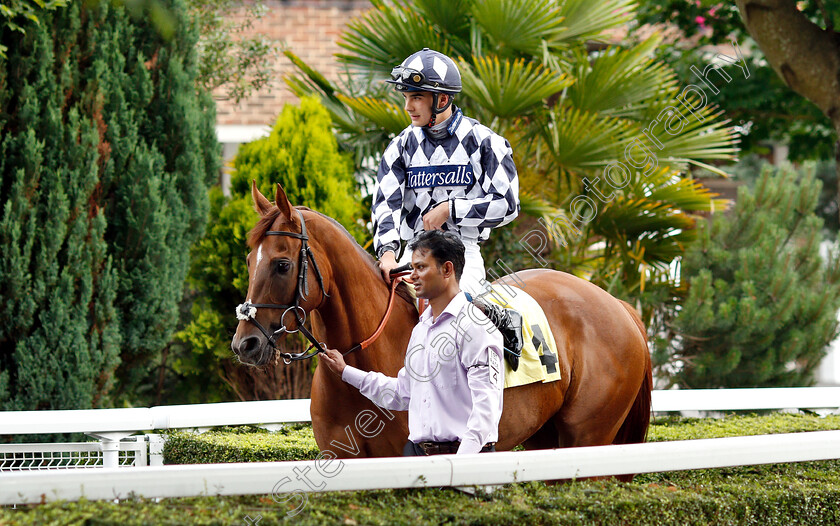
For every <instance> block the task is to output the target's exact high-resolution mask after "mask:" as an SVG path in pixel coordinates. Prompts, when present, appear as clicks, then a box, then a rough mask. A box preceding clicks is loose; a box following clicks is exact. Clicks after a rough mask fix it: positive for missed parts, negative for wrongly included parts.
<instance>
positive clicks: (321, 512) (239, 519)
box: [0, 475, 840, 526]
mask: <svg viewBox="0 0 840 526" xmlns="http://www.w3.org/2000/svg"><path fill="white" fill-rule="evenodd" d="M303 476H305V475H303ZM302 478H303V477H302ZM300 484H303V483H302V482H300ZM208 493H210V494H212V493H213V490H212V489H208ZM289 497H291V499H289ZM304 497H305V500H301V499H304ZM838 498H840V485H839V484H838V482H837V478H836V477H830V480H828V481H825V482H824V483H817V482H815V481H803V482H798V481H791V480H789V479H787V478H783V479H780V480H777V481H774V483H773V484H769V485H762V484H755V483H742V484H738V483H735V484H720V485H714V486H711V487H709V486H708V485H701V486H697V487H684V488H679V487H676V486H663V485H660V484H650V485H643V486H639V485H635V484H631V485H628V484H621V483H615V482H609V481H580V482H576V483H574V484H559V485H555V486H547V485H545V484H543V483H527V484H514V485H511V486H509V487H505V488H502V489H500V490H497V491H496V492H494V493H493V494H491V495H489V496H486V495H480V496H479V497H473V496H470V495H465V494H464V493H461V492H458V491H455V490H453V489H449V488H440V489H438V488H431V489H405V490H379V491H353V492H331V493H313V494H306V495H288V496H287V495H278V496H277V497H275V498H272V496H270V495H265V496H250V497H216V496H207V497H197V498H183V499H163V500H161V501H160V502H152V501H149V500H134V499H121V500H120V502H119V503H118V504H117V503H114V502H112V501H96V502H92V501H87V500H82V501H80V502H77V503H76V502H73V503H66V502H58V503H50V504H43V505H38V506H18V509H9V508H3V509H0V520H4V521H9V524H13V525H15V526H18V525H20V526H28V525H33V526H34V525H41V524H86V523H91V524H96V523H101V524H121V525H123V524H124V525H127V526H133V525H138V526H139V525H146V524H163V525H177V524H184V523H189V524H197V525H211V524H212V525H237V526H238V525H241V524H244V523H245V520H247V519H245V517H246V516H247V517H250V518H251V519H252V520H255V519H256V518H257V517H261V519H260V524H282V523H286V522H288V523H291V524H295V525H298V524H299V525H302V526H309V525H312V526H320V525H322V524H379V525H385V524H387V525H406V526H412V525H415V524H459V525H460V524H470V525H476V526H479V525H497V524H529V525H531V524H534V525H552V526H554V525H558V524H559V525H563V526H590V525H593V524H598V525H603V526H619V525H621V526H624V525H628V524H643V525H646V526H742V525H745V524H754V525H758V524H760V525H762V526H789V525H791V524H797V525H801V526H822V525H825V526H832V525H835V524H837V523H838V521H840V510H838V505H837V500H838ZM301 504H304V506H303V510H302V511H301V512H300V513H299V514H295V509H296V507H297V506H300V505H301Z"/></svg>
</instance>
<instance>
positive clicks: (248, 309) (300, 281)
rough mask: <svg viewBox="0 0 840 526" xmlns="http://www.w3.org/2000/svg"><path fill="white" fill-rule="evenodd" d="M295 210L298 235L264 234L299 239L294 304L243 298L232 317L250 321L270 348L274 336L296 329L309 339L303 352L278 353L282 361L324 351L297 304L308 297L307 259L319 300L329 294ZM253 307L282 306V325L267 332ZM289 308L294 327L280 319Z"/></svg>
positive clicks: (309, 356) (307, 356) (275, 347)
mask: <svg viewBox="0 0 840 526" xmlns="http://www.w3.org/2000/svg"><path fill="white" fill-rule="evenodd" d="M295 211H296V212H297V213H298V215H299V216H300V234H298V233H297V232H286V231H282V230H269V231H268V232H266V233H265V235H266V236H288V237H293V238H295V239H300V241H301V245H300V258H299V261H298V276H297V286H296V287H295V299H294V303H293V304H292V305H281V304H279V303H249V302H247V301H246V302H245V303H242V304H241V305H239V306H238V307H236V318H237V319H240V320H244V321H250V322H251V323H253V324H254V325H256V326H257V329H259V330H260V332H261V333H263V335H264V336H265V337H266V338H267V339H268V343H270V344H271V347H272V348H274V349H275V350H277V336H278V335H282V334H294V333H296V332H298V331H300V332H301V333H302V334H303V335H304V336H305V337H306V339H307V340H309V342H310V344H311V345H310V346H309V347H307V348H306V350H305V351H303V352H300V353H284V352H281V353H279V354H280V356H282V357H283V361H284V362H286V364H289V363H291V362H293V361H298V360H306V359H309V358H312V357H313V356H315V355H317V354H318V353H320V352H324V343H323V342H319V341H318V339H317V338H315V336H314V335H313V334H312V333H311V332H310V331H309V329H307V328H306V326H305V325H304V323H305V322H306V311H305V310H304V309H303V307H301V306H300V302H301V300H305V299H306V298H307V296H309V282H308V281H307V280H306V272H307V269H308V268H309V261H312V268H313V269H314V270H315V278H316V279H317V280H318V287H320V289H321V301H322V302H323V300H324V299H326V298H329V297H330V295H329V294H327V291H326V290H324V278H323V277H322V276H321V270H320V269H319V268H318V263H317V262H316V261H315V256H314V255H313V254H312V249H311V248H310V247H309V236H308V235H307V234H306V221H305V220H304V219H303V214H302V213H301V212H300V210H297V209H295ZM257 309H285V310H284V312H283V314H282V316H280V323H281V324H282V325H281V327H280V328H279V329H277V330H276V331H274V332H273V333H269V331H268V330H267V329H266V328H265V327H263V326H262V324H261V323H260V322H259V321H257V319H256V317H255V316H256V315H257ZM289 311H292V313H293V314H294V316H295V320H296V321H297V329H295V330H289V329H288V328H287V327H286V323H285V322H284V320H285V319H286V314H288V313H289ZM301 313H303V315H301ZM313 347H314V348H315V351H314V352H310V351H311V350H312V348H313Z"/></svg>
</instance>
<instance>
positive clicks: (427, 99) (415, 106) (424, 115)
mask: <svg viewBox="0 0 840 526" xmlns="http://www.w3.org/2000/svg"><path fill="white" fill-rule="evenodd" d="M403 97H405V106H403V108H405V112H406V113H408V116H409V117H411V124H413V125H414V126H425V125H427V124H429V121H430V120H432V99H433V96H432V94H431V92H428V91H408V92H403ZM448 100H449V96H448V95H446V94H440V95H438V107H442V106H444V105H445V104H446V102H447V101H448ZM438 122H440V121H438Z"/></svg>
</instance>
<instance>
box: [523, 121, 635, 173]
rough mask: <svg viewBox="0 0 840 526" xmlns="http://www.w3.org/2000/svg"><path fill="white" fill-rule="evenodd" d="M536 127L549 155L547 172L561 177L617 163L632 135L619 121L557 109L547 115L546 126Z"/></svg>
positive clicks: (625, 125) (626, 125)
mask: <svg viewBox="0 0 840 526" xmlns="http://www.w3.org/2000/svg"><path fill="white" fill-rule="evenodd" d="M535 126H536V128H537V133H538V134H539V136H540V137H541V139H542V141H543V142H544V143H545V146H546V150H547V152H548V154H549V162H548V164H549V169H552V170H557V171H558V173H560V174H563V175H568V174H570V173H573V172H586V171H587V170H591V169H592V168H593V167H595V166H603V165H607V164H609V163H610V162H612V161H613V160H615V159H618V158H619V157H620V156H621V155H622V153H623V148H622V144H624V142H626V141H627V140H628V138H629V137H631V136H632V135H631V133H632V131H633V128H632V127H631V126H630V124H629V123H627V122H624V121H623V120H621V119H616V118H613V117H607V116H603V115H599V114H597V113H591V112H587V111H583V110H580V109H578V108H574V107H559V106H558V107H555V108H553V109H552V110H551V111H550V112H549V113H548V122H545V123H535Z"/></svg>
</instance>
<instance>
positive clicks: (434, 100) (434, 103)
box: [427, 92, 454, 128]
mask: <svg viewBox="0 0 840 526" xmlns="http://www.w3.org/2000/svg"><path fill="white" fill-rule="evenodd" d="M439 95H440V94H439V93H436V92H432V118H431V119H429V124H427V126H428V127H429V128H431V127H432V126H434V125H435V122H436V121H437V116H438V114H441V113H443V112H445V111H446V110H447V109H448V108H449V107H450V106H452V99H453V98H454V97H452V94H451V93H447V95H448V98H449V100H448V101H447V102H446V105H445V106H444V107H443V108H438V107H437V106H438V96H439Z"/></svg>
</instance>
